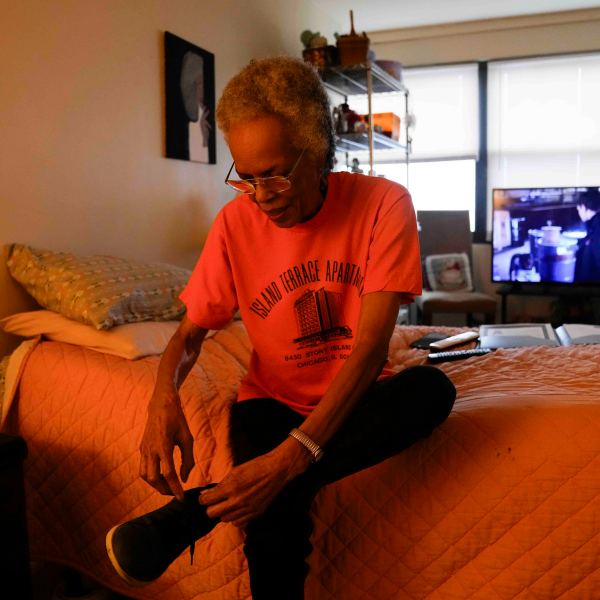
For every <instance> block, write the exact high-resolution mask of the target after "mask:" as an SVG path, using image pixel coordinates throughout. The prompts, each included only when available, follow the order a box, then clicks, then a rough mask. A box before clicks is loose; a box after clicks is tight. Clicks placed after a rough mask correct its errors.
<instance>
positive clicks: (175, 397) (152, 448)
mask: <svg viewBox="0 0 600 600" xmlns="http://www.w3.org/2000/svg"><path fill="white" fill-rule="evenodd" d="M206 333H207V330H206V329H203V328H202V327H198V326H197V325H195V324H194V323H192V321H190V319H188V318H187V317H184V318H183V320H182V321H181V324H180V325H179V327H178V328H177V331H176V332H175V334H174V335H173V337H172V338H171V340H170V341H169V343H168V345H167V348H166V349H165V351H164V353H163V355H162V357H161V360H160V363H159V366H158V375H157V379H156V384H155V386H154V391H153V393H152V397H151V398H150V402H149V403H148V415H147V418H146V427H145V429H144V435H143V437H142V442H141V444H140V455H141V456H140V477H141V478H142V479H144V480H145V481H147V482H148V483H149V484H150V485H151V486H152V487H153V488H155V489H157V490H158V491H159V492H160V493H161V494H168V495H171V494H172V495H175V496H176V497H177V498H178V499H180V500H183V488H182V486H181V481H180V480H179V477H178V476H177V472H176V470H175V464H174V462H173V452H174V450H175V447H176V446H177V447H178V448H179V451H180V452H181V470H180V473H179V476H180V477H181V480H182V481H184V482H185V481H186V480H187V478H188V476H189V474H190V471H191V470H192V468H193V467H194V453H193V447H194V440H193V438H192V434H191V432H190V429H189V426H188V424H187V421H186V418H185V415H184V413H183V409H182V407H181V400H180V398H179V391H178V390H179V388H180V387H181V384H182V383H183V382H184V380H185V378H186V377H187V375H188V373H189V372H190V370H191V368H192V367H193V366H194V363H195V362H196V360H197V358H198V355H199V354H200V348H201V346H202V342H203V340H204V337H205V336H206Z"/></svg>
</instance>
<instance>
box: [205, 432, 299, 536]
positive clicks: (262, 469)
mask: <svg viewBox="0 0 600 600" xmlns="http://www.w3.org/2000/svg"><path fill="white" fill-rule="evenodd" d="M309 464H310V460H309V458H308V455H307V453H306V451H305V450H304V448H303V447H302V446H300V444H298V443H297V442H296V440H293V439H291V438H290V439H288V440H286V441H285V442H283V443H282V444H280V445H279V446H277V448H275V449H274V450H272V451H271V452H269V453H267V454H263V455H262V456H259V457H257V458H254V459H252V460H250V461H248V462H246V463H244V464H241V465H238V466H236V467H234V468H233V469H232V470H231V471H230V472H229V474H228V475H227V477H225V479H223V481H221V482H220V483H219V484H218V485H216V486H215V487H214V488H211V489H209V490H206V491H205V492H203V493H202V494H201V495H200V498H199V502H200V504H203V505H204V506H206V507H207V511H206V512H207V514H208V516H209V517H211V518H218V519H221V521H224V522H226V523H233V524H234V525H235V526H236V527H244V526H245V525H246V524H247V523H248V522H249V521H252V520H253V519H255V518H256V517H258V516H260V515H261V514H262V513H263V512H264V511H265V510H266V509H267V507H268V506H269V504H271V502H272V501H273V500H274V499H275V497H276V496H277V495H278V494H279V492H281V490H282V489H283V488H284V487H285V485H286V484H287V483H288V482H290V481H291V480H292V479H293V478H294V477H297V476H298V475H300V473H302V472H304V471H305V470H306V469H307V468H308V466H309Z"/></svg>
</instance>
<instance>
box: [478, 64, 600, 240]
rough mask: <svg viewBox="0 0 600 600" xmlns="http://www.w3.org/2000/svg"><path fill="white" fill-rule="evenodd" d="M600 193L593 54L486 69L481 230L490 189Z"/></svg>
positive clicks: (598, 83) (598, 95) (598, 77)
mask: <svg viewBox="0 0 600 600" xmlns="http://www.w3.org/2000/svg"><path fill="white" fill-rule="evenodd" d="M521 186H523V187H560V186H600V54H599V53H594V54H578V55H569V56H553V57H544V58H535V59H527V60H510V61H498V62H492V63H490V64H489V66H488V203H487V205H488V207H489V211H488V227H487V228H488V231H489V229H490V218H491V217H490V214H491V200H490V198H491V190H492V188H494V187H521Z"/></svg>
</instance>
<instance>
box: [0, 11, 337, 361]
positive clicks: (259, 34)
mask: <svg viewBox="0 0 600 600" xmlns="http://www.w3.org/2000/svg"><path fill="white" fill-rule="evenodd" d="M295 4H296V5H297V6H296V7H295V9H294V10H290V7H289V5H288V6H287V10H286V7H284V6H282V3H280V2H277V1H276V0H253V2H241V1H239V0H209V1H207V0H204V1H202V2H198V1H197V0H169V1H167V0H163V1H161V0H127V1H126V2H123V1H121V0H60V1H59V2H45V1H44V0H37V1H32V0H20V1H19V2H8V1H5V2H2V52H0V72H2V82H1V84H0V85H1V93H0V114H1V115H2V119H1V120H0V139H1V140H2V144H1V146H0V182H2V186H1V188H0V210H1V218H0V245H3V244H6V243H10V242H22V243H26V244H31V245H35V246H38V247H46V248H51V249H55V250H64V251H74V252H80V253H106V254H114V255H118V256H125V257H130V258H138V259H142V260H160V261H165V262H171V263H174V264H179V265H182V266H186V267H192V266H193V264H194V262H195V260H196V258H197V256H198V254H199V251H200V249H201V246H202V242H203V240H204V237H205V235H206V232H207V230H208V227H209V225H210V223H211V222H212V220H213V218H214V216H215V214H216V212H217V211H218V210H219V208H220V207H221V206H222V205H223V204H224V203H225V202H226V201H227V200H228V199H230V198H231V196H232V195H231V194H230V193H229V192H228V190H227V188H226V187H225V186H224V185H223V179H224V177H225V174H226V171H227V169H228V167H229V161H230V156H229V152H228V150H227V148H226V146H225V144H224V142H223V139H222V138H221V137H220V136H219V137H218V139H217V165H204V164H198V163H190V162H185V161H178V160H171V159H166V158H163V155H164V137H165V131H164V123H163V110H164V89H163V61H162V36H163V32H164V31H165V30H167V31H171V32H172V33H174V34H176V35H178V36H180V37H182V38H184V39H186V40H188V41H190V42H192V43H194V44H196V45H198V46H200V47H202V48H204V49H206V50H209V51H211V52H213V53H214V54H215V67H216V91H217V95H219V94H220V92H221V90H222V89H223V87H224V85H225V83H226V82H227V80H228V79H229V78H230V77H231V76H232V75H233V74H234V73H235V72H237V71H238V70H239V68H240V67H242V66H243V65H244V64H246V63H247V62H248V60H249V59H250V58H252V57H260V56H266V55H272V54H283V53H287V54H292V55H296V56H300V53H301V44H300V39H299V35H300V32H301V31H302V30H303V29H306V28H309V29H311V28H312V29H317V28H318V27H321V28H322V29H323V30H331V31H333V30H334V29H337V28H339V26H338V25H337V24H336V23H329V22H327V21H326V22H324V21H323V19H324V17H323V16H322V14H321V12H320V11H319V10H318V8H317V6H316V4H314V3H313V2H310V1H304V2H297V3H295ZM3 262H4V261H2V266H1V267H0V268H1V270H0V316H2V315H4V314H8V313H10V312H11V311H14V310H17V309H18V308H21V307H22V306H23V304H22V303H23V297H22V295H20V294H18V292H15V284H14V283H13V282H12V280H10V278H9V276H8V275H7V272H6V269H5V267H4V264H3ZM13 342H14V340H13ZM5 349H6V342H5V341H2V340H0V355H2V354H3V351H5Z"/></svg>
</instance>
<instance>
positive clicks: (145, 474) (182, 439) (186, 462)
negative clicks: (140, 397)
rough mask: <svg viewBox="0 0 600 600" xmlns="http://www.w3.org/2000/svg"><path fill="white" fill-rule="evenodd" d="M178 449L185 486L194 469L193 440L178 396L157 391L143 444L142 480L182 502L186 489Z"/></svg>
mask: <svg viewBox="0 0 600 600" xmlns="http://www.w3.org/2000/svg"><path fill="white" fill-rule="evenodd" d="M176 446H177V447H178V448H179V451H180V452H181V469H180V472H179V476H180V477H181V481H183V482H185V481H187V478H188V476H189V474H190V471H191V470H192V468H193V467H194V451H193V448H194V439H193V438H192V434H191V432H190V428H189V426H188V423H187V421H186V418H185V415H184V414H183V410H182V408H181V401H180V399H179V395H178V394H177V392H176V391H175V390H173V391H171V392H170V393H162V394H159V393H157V391H156V390H155V393H154V395H153V396H152V399H151V400H150V403H149V405H148V416H147V419H146V427H145V429H144V435H143V437H142V442H141V444H140V454H141V457H140V477H141V478H142V479H143V480H144V481H146V482H147V483H149V484H150V485H151V486H152V487H153V488H155V489H156V490H158V491H159V492H160V493H161V494H165V495H174V496H175V497H176V498H177V499H179V500H183V487H182V485H181V481H180V480H179V477H178V476H177V471H176V470H175V464H174V461H173V453H174V451H175V447H176Z"/></svg>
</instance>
